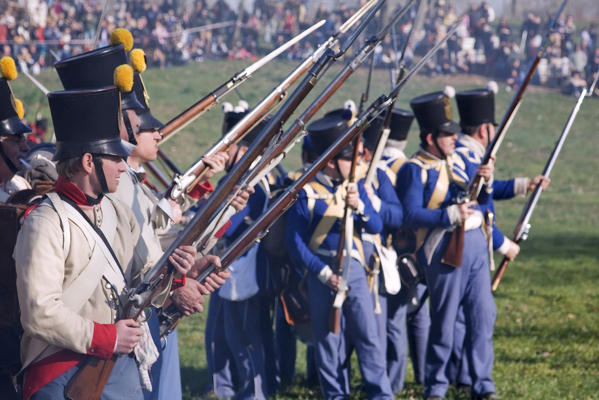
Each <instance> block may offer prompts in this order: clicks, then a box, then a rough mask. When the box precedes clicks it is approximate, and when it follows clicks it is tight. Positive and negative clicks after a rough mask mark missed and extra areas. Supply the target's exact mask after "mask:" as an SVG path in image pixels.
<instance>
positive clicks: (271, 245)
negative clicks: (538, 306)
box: [206, 82, 549, 399]
mask: <svg viewBox="0 0 599 400" xmlns="http://www.w3.org/2000/svg"><path fill="white" fill-rule="evenodd" d="M496 91H497V85H496V84H495V83H494V82H490V83H489V85H488V86H487V87H486V88H482V89H474V90H468V91H463V92H459V93H457V94H455V93H454V92H455V91H454V90H453V88H451V87H447V88H446V89H445V90H444V91H442V92H434V93H429V94H425V95H422V96H419V97H417V98H414V99H412V101H411V102H410V106H411V108H412V111H413V112H410V111H407V110H401V109H398V108H395V109H394V110H393V111H392V116H391V125H390V134H389V139H388V140H387V142H386V144H385V147H384V150H383V156H382V159H381V160H380V161H379V162H378V165H376V173H375V175H374V176H375V178H374V180H373V181H368V182H367V181H366V180H365V175H366V172H367V170H368V169H369V166H370V165H369V164H370V163H371V162H372V160H373V155H374V153H375V150H376V147H377V142H378V138H379V137H380V135H381V130H382V129H383V117H382V116H381V117H378V118H377V119H375V120H374V121H373V122H372V123H371V125H370V127H369V128H368V129H367V130H366V131H365V132H364V137H363V140H362V142H361V143H360V144H359V149H358V151H359V154H360V161H359V165H358V178H359V179H358V182H357V184H354V185H352V184H351V183H350V182H348V179H349V177H350V174H351V173H350V171H351V164H352V160H353V155H354V150H355V149H354V148H353V146H350V145H348V146H346V147H345V148H343V149H342V150H341V151H340V152H339V153H338V154H337V155H336V156H335V157H334V159H333V160H331V161H329V162H328V163H327V164H326V166H325V167H324V168H323V169H322V170H321V171H320V172H319V173H318V175H317V176H316V178H315V179H314V180H313V181H311V182H310V183H308V184H307V185H306V186H305V187H304V188H303V189H302V190H301V191H300V192H299V196H298V199H297V201H296V202H295V204H294V205H293V206H292V207H291V209H290V210H289V211H288V212H287V213H286V215H285V224H284V230H281V229H274V232H272V233H271V235H270V236H268V237H267V239H266V240H265V241H264V243H263V245H261V246H257V248H256V249H255V250H256V252H255V253H253V252H250V253H248V254H246V257H252V258H251V260H247V259H244V260H240V261H239V262H237V263H234V264H233V266H232V268H231V271H232V278H231V279H230V282H231V281H232V282H233V287H232V288H227V287H226V286H227V284H229V283H230V282H227V284H226V286H225V287H223V288H220V289H218V290H217V292H216V293H215V294H213V296H212V297H211V301H210V311H209V315H208V321H207V325H206V352H207V360H208V371H209V373H210V374H211V388H212V393H213V394H215V395H216V396H218V397H220V398H229V397H231V398H232V397H235V398H266V397H268V396H269V395H272V394H274V393H275V392H276V390H277V388H278V387H279V386H280V385H281V384H285V383H289V382H291V380H292V379H293V374H294V365H295V357H296V351H295V340H296V335H297V336H299V337H300V338H302V340H303V341H305V342H306V343H307V344H308V354H307V370H308V371H307V372H308V381H310V379H317V380H318V381H319V383H320V388H321V391H322V395H323V397H324V398H326V399H334V398H347V397H348V396H349V394H350V376H351V374H350V357H351V355H352V353H353V352H354V350H355V352H356V355H357V358H358V364H359V368H360V373H361V377H362V387H363V389H364V391H365V394H366V396H367V397H368V398H372V399H380V398H393V395H394V394H397V393H399V392H400V391H401V390H403V387H404V380H405V374H406V367H407V354H408V348H409V350H410V355H411V358H412V365H413V370H414V377H415V380H416V382H418V383H422V384H424V387H425V391H424V396H425V398H426V399H440V398H444V396H445V394H446V392H447V390H448V387H449V385H450V384H455V385H458V387H460V388H461V389H462V390H469V391H470V392H471V395H472V397H473V398H475V399H494V398H496V395H495V392H496V389H495V385H494V382H493V379H492V367H493V344H492V337H493V326H494V323H495V316H496V311H495V305H494V301H493V297H492V294H491V284H490V270H492V269H494V266H493V252H494V251H496V252H498V253H499V254H502V255H505V256H506V257H507V258H508V259H510V260H513V259H514V258H515V257H516V256H517V255H518V253H519V250H520V249H519V246H518V244H516V243H514V242H513V241H512V240H510V239H509V238H507V237H505V236H504V235H503V234H502V233H501V231H500V230H499V229H498V228H497V226H496V224H495V218H494V204H493V200H494V199H495V200H498V199H509V198H513V197H515V196H525V195H526V193H527V192H529V191H531V190H532V189H533V188H534V187H536V186H537V185H538V184H541V185H542V186H543V187H546V186H547V184H548V182H549V181H548V179H546V178H544V177H542V176H537V177H534V178H532V179H529V178H514V179H509V180H497V179H494V178H493V175H494V174H493V172H494V168H493V164H491V165H481V160H482V158H483V156H484V154H485V151H486V148H487V146H488V145H489V144H490V143H491V141H492V140H493V138H494V136H495V126H496V125H497V123H496V120H495V93H496ZM454 96H455V98H456V100H457V105H458V110H459V115H460V123H459V124H458V123H456V122H454V121H453V119H452V113H451V110H452V106H451V98H452V97H454ZM346 105H347V108H344V109H337V110H331V111H329V112H328V113H326V114H325V116H324V117H323V118H321V119H319V120H317V121H314V122H313V123H311V124H309V125H308V126H307V131H308V134H309V135H308V136H306V137H305V138H304V142H303V146H302V159H303V162H304V168H303V169H302V170H300V171H297V172H296V173H294V174H288V176H287V178H288V179H289V180H293V179H294V178H297V177H298V176H299V175H301V173H302V172H303V171H305V170H307V169H308V168H309V166H310V165H311V163H312V162H313V161H314V160H316V159H317V158H318V157H319V156H320V155H321V154H323V153H324V152H325V151H326V150H327V149H328V148H329V146H330V145H331V144H332V143H333V142H335V141H336V140H337V139H338V138H339V137H341V136H342V135H343V133H344V132H345V131H346V130H347V129H348V127H349V126H350V125H351V124H352V123H353V122H354V120H355V118H356V113H355V105H354V104H353V102H351V101H348V102H346ZM246 112H247V111H245V110H243V108H240V109H235V110H228V111H227V112H226V114H225V122H224V126H223V133H224V132H226V131H227V130H228V129H229V128H230V127H231V126H232V125H229V123H233V124H234V122H235V121H237V120H239V119H240V118H242V117H243V115H245V113H246ZM414 118H416V120H417V121H418V125H419V127H420V137H419V139H420V148H419V150H418V151H417V152H416V154H414V155H413V156H412V157H411V158H408V157H406V155H405V154H404V152H403V151H404V149H405V147H406V145H407V137H408V131H409V129H410V126H411V124H412V122H413V119H414ZM251 140H252V139H251V137H248V138H247V141H246V142H245V143H244V144H243V145H242V146H241V147H235V149H234V150H233V152H234V154H237V153H238V152H239V151H241V152H242V153H243V151H245V149H247V145H248V143H251ZM235 159H236V156H235V155H233V154H232V157H231V160H235ZM375 162H376V160H375ZM477 175H480V176H482V177H483V179H484V180H485V186H484V187H485V189H484V190H483V191H481V193H480V195H479V197H478V201H477V202H472V201H470V202H460V201H459V199H460V195H462V194H463V192H464V190H465V189H466V186H467V185H468V182H469V181H470V180H471V179H474V178H475V177H476V176H477ZM254 189H255V193H254V194H253V195H252V196H251V197H250V201H249V205H248V208H247V209H246V213H245V214H243V218H244V219H245V221H244V222H245V224H247V225H249V224H251V222H252V221H253V220H254V219H255V218H257V216H259V215H260V213H261V212H263V210H264V209H265V207H266V206H267V203H268V193H269V189H268V183H267V182H263V183H261V185H260V187H256V188H254ZM275 191H276V189H275ZM346 203H347V204H349V206H350V207H351V209H352V211H353V213H352V218H353V222H352V224H353V229H354V236H353V237H352V238H351V248H352V250H351V251H348V252H346V256H347V253H349V257H350V260H351V261H350V263H349V265H348V264H345V268H346V269H348V270H347V271H344V272H345V275H343V274H342V273H341V272H340V271H339V270H338V265H339V249H340V246H339V241H340V240H342V239H340V238H341V236H342V232H343V231H344V229H345V227H344V226H343V223H342V220H343V215H344V206H345V205H346ZM461 224H465V229H466V233H465V241H464V243H465V245H464V249H463V258H462V264H461V265H459V266H450V265H448V264H446V263H445V262H444V260H443V253H444V250H445V248H446V247H447V242H448V240H449V236H450V234H451V232H452V231H453V230H454V229H456V228H457V227H458V226H459V225H461ZM241 233H242V230H238V231H237V235H239V234H241ZM273 236H278V237H276V238H273ZM280 236H284V242H282V240H283V239H282V238H281V237H280ZM398 265H400V266H402V267H403V268H400V269H399V271H398ZM281 270H284V272H281ZM248 271H251V272H248ZM269 275H270V277H271V279H272V277H276V276H282V278H281V279H280V280H281V281H282V282H276V283H274V284H273V283H272V282H265V279H267V280H268V276H269ZM265 276H266V278H265ZM274 280H275V281H277V279H276V278H274ZM343 281H344V282H343ZM269 284H271V285H272V286H274V288H273V287H271V286H269ZM344 285H346V286H347V294H346V298H345V301H344V302H343V306H342V309H341V310H342V312H341V321H340V325H341V330H340V332H339V333H335V332H334V331H332V330H331V326H330V318H331V307H332V304H333V303H334V299H335V297H336V295H337V293H338V292H339V291H340V290H343V289H344ZM235 288H237V289H235ZM231 289H233V290H231ZM273 292H274V294H275V295H276V297H277V298H276V299H275V300H274V301H273V296H272V294H273ZM427 298H430V299H429V300H428V301H427ZM273 308H274V311H273ZM273 316H274V317H273ZM408 316H409V317H408ZM273 319H274V320H275V322H274V325H275V332H274V334H273V329H272V327H273ZM273 335H274V341H273ZM408 343H409V345H408Z"/></svg>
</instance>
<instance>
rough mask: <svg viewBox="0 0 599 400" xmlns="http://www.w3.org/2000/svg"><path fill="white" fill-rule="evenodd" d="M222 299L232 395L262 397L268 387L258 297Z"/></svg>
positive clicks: (263, 397) (247, 397) (237, 396)
mask: <svg viewBox="0 0 599 400" xmlns="http://www.w3.org/2000/svg"><path fill="white" fill-rule="evenodd" d="M222 302H223V305H222V314H223V318H222V320H223V322H224V330H225V339H226V344H227V346H228V347H229V349H230V351H231V354H232V355H233V361H234V363H235V369H234V371H235V382H236V385H235V398H236V399H265V398H266V396H267V395H268V388H267V377H266V371H265V369H266V360H265V350H264V341H263V338H262V336H263V333H262V330H261V329H262V326H261V325H262V323H261V316H260V312H261V307H260V298H259V296H257V295H256V296H253V297H250V298H249V299H247V300H242V301H229V300H224V299H222ZM216 351H217V352H218V351H219V349H218V348H217V349H216Z"/></svg>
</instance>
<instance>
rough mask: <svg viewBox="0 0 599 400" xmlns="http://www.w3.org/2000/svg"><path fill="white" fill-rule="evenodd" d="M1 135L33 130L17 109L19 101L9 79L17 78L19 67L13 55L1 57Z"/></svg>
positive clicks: (18, 133)
mask: <svg viewBox="0 0 599 400" xmlns="http://www.w3.org/2000/svg"><path fill="white" fill-rule="evenodd" d="M0 70H1V74H0V135H3V136H4V135H20V134H23V133H28V132H31V128H30V127H29V126H27V125H25V124H24V123H23V121H22V120H21V118H20V117H19V113H18V110H17V101H16V99H15V97H14V96H13V93H12V90H11V89H10V85H9V84H8V81H10V80H13V79H16V77H17V67H16V66H15V61H14V60H13V59H12V58H11V57H2V59H0Z"/></svg>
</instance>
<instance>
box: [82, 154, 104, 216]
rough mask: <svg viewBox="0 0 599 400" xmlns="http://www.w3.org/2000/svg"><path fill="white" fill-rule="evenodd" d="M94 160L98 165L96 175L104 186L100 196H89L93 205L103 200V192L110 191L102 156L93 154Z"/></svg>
mask: <svg viewBox="0 0 599 400" xmlns="http://www.w3.org/2000/svg"><path fill="white" fill-rule="evenodd" d="M92 160H93V161H94V165H95V166H96V176H97V177H98V181H100V186H101V187H102V193H101V194H100V195H99V196H98V198H97V199H94V198H92V197H89V196H87V195H86V197H87V198H88V199H87V200H88V201H89V203H90V204H91V205H94V204H98V203H99V202H100V200H102V195H103V193H108V184H107V183H106V176H105V175H104V168H103V167H102V159H101V158H100V156H98V155H96V154H92Z"/></svg>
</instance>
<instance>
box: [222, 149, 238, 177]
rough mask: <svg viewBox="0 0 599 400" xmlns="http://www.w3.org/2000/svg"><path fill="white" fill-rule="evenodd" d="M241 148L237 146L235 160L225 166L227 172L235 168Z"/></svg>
mask: <svg viewBox="0 0 599 400" xmlns="http://www.w3.org/2000/svg"><path fill="white" fill-rule="evenodd" d="M240 149H241V147H240V146H237V151H235V155H234V156H233V161H232V162H231V164H229V167H228V168H227V167H225V172H227V173H229V172H230V171H231V169H233V166H234V165H235V163H237V156H238V155H239V150H240Z"/></svg>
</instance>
